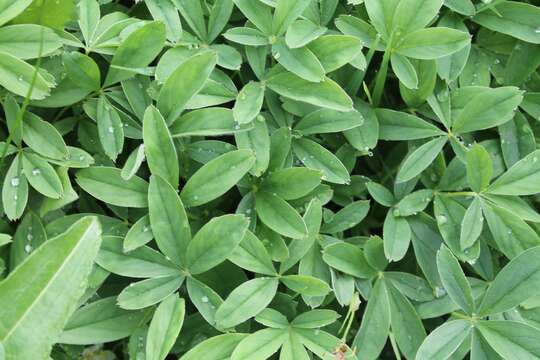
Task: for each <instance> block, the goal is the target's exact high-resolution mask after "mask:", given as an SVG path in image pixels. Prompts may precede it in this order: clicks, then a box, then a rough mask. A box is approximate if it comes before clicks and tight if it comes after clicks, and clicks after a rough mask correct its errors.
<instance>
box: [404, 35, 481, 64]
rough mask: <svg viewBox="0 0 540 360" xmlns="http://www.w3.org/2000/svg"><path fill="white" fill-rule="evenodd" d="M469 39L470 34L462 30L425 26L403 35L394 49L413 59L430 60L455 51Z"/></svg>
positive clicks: (465, 44)
mask: <svg viewBox="0 0 540 360" xmlns="http://www.w3.org/2000/svg"><path fill="white" fill-rule="evenodd" d="M470 41H471V39H470V35H469V34H468V33H466V32H463V31H459V30H455V29H450V28H445V27H435V28H427V29H420V30H416V31H413V32H411V33H409V34H407V35H405V36H404V37H403V38H402V39H401V40H400V41H399V42H398V44H397V46H396V48H395V51H396V52H397V53H398V54H400V55H403V56H407V57H410V58H413V59H421V60H431V59H438V58H441V57H444V56H448V55H450V54H452V53H455V52H456V51H458V50H461V49H462V48H464V47H465V46H467V44H469V43H470Z"/></svg>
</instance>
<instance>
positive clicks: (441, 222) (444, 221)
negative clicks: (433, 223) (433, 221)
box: [437, 215, 448, 225]
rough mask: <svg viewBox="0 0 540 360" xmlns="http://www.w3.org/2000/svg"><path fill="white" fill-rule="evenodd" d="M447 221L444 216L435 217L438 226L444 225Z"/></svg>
mask: <svg viewBox="0 0 540 360" xmlns="http://www.w3.org/2000/svg"><path fill="white" fill-rule="evenodd" d="M447 221H448V219H446V216H444V215H437V222H438V223H439V224H441V225H442V224H446V222H447Z"/></svg>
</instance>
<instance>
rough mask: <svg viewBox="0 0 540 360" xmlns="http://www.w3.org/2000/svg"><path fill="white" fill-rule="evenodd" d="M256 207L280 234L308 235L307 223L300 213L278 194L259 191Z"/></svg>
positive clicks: (300, 236) (263, 219) (267, 224)
mask: <svg viewBox="0 0 540 360" xmlns="http://www.w3.org/2000/svg"><path fill="white" fill-rule="evenodd" d="M255 208H256V210H257V216H258V217H259V218H260V219H261V221H262V222H263V223H264V224H265V225H266V226H268V227H269V228H270V229H272V230H274V231H275V232H277V233H278V234H281V235H283V236H287V237H290V238H293V239H301V238H305V237H306V236H307V234H308V233H307V228H306V224H305V223H304V220H303V219H302V217H300V214H298V212H297V211H296V210H295V209H294V208H293V207H292V206H291V205H289V203H287V202H286V201H285V200H283V199H282V198H280V197H279V196H278V195H277V194H274V193H268V192H266V191H259V192H257V193H256V194H255Z"/></svg>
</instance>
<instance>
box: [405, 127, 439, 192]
mask: <svg viewBox="0 0 540 360" xmlns="http://www.w3.org/2000/svg"><path fill="white" fill-rule="evenodd" d="M447 140H448V138H447V137H446V136H440V137H438V138H435V139H433V140H430V141H428V142H427V143H425V144H423V145H422V146H420V147H419V148H417V149H416V150H414V151H413V152H411V153H410V154H409V155H408V156H407V158H406V159H405V161H403V163H402V164H401V167H400V168H399V171H398V174H397V178H396V181H397V182H405V181H408V180H411V179H412V178H414V177H415V176H417V175H419V174H420V173H421V172H422V171H424V170H425V169H426V168H427V167H428V166H429V165H431V163H432V162H433V160H435V158H436V157H437V155H439V153H440V152H441V150H442V148H443V147H444V145H445V144H446V141H447Z"/></svg>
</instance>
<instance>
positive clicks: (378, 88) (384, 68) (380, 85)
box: [373, 36, 392, 107]
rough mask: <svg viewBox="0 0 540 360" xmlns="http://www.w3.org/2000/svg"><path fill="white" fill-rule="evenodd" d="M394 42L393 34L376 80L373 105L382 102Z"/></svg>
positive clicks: (376, 105)
mask: <svg viewBox="0 0 540 360" xmlns="http://www.w3.org/2000/svg"><path fill="white" fill-rule="evenodd" d="M391 44H392V36H390V41H389V42H388V47H387V48H386V50H385V51H384V55H383V58H382V62H381V66H380V68H379V72H378V73H377V80H375V88H374V89H373V106H375V107H378V106H379V104H380V102H381V97H382V92H383V89H384V84H385V83H386V75H387V74H388V62H389V61H390V52H391V50H390V45H391Z"/></svg>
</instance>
